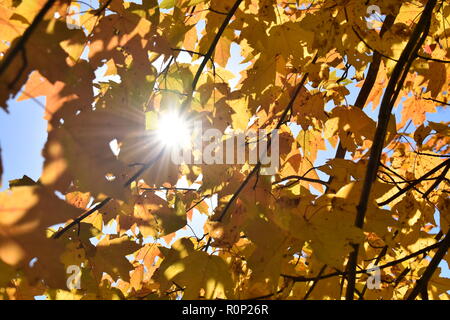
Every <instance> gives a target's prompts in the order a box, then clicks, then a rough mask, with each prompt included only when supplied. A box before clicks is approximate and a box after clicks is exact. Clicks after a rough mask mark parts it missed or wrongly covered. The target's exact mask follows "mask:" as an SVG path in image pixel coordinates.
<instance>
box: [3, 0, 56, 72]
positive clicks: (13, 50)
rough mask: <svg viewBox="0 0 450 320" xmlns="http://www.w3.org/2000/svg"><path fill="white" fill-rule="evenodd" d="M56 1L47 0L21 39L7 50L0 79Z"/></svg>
mask: <svg viewBox="0 0 450 320" xmlns="http://www.w3.org/2000/svg"><path fill="white" fill-rule="evenodd" d="M55 2H56V0H48V1H47V2H46V3H45V5H44V6H43V7H42V9H41V10H39V12H38V14H37V15H36V16H35V17H34V19H33V22H32V23H31V24H30V26H29V27H28V28H27V29H26V30H25V32H24V33H23V35H22V37H20V38H19V40H18V41H17V42H16V43H15V45H14V46H13V47H12V48H10V49H9V50H8V53H7V54H6V56H5V57H4V58H3V59H2V61H1V63H0V77H1V76H2V75H3V73H4V72H5V71H6V69H7V68H8V66H9V65H10V64H11V63H12V61H13V60H14V58H15V57H16V56H17V54H19V52H20V51H22V50H25V43H26V42H27V41H28V39H29V38H30V36H31V35H32V33H33V32H34V30H36V28H37V27H38V25H39V23H40V22H41V21H42V20H43V19H44V17H45V15H46V14H47V12H48V11H49V10H50V9H51V7H52V6H53V5H54V4H55Z"/></svg>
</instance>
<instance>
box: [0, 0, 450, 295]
mask: <svg viewBox="0 0 450 320" xmlns="http://www.w3.org/2000/svg"><path fill="white" fill-rule="evenodd" d="M373 4H375V5H377V6H379V7H380V9H381V12H382V14H383V21H380V22H379V25H376V27H374V28H370V29H369V28H368V27H367V21H366V20H367V19H368V13H367V7H368V6H369V5H373ZM71 5H72V6H73V5H77V4H76V2H75V1H65V0H53V1H52V0H0V10H1V14H0V25H1V27H0V39H1V40H2V41H1V42H0V52H1V60H0V76H1V80H0V106H1V107H2V108H4V109H5V110H7V100H8V99H9V98H11V97H14V96H16V95H18V99H19V100H25V99H34V98H36V97H39V96H45V98H46V99H45V101H46V102H45V106H44V108H45V119H46V120H47V121H48V140H47V142H46V144H45V147H44V150H43V156H44V157H45V163H44V168H43V172H42V175H41V177H40V179H39V180H38V181H37V182H35V181H32V180H31V179H28V178H26V177H24V178H22V179H18V180H15V181H11V182H10V188H9V189H8V190H6V191H4V192H2V193H1V194H0V297H2V298H5V299H33V297H34V296H36V295H46V296H47V297H49V298H53V299H114V298H118V299H168V298H179V297H180V296H182V297H183V298H185V299H189V298H190V299H197V298H206V299H215V298H239V299H255V298H277V299H307V298H311V299H341V298H343V297H344V296H346V297H347V299H354V298H360V299H406V298H409V299H414V298H416V297H420V298H422V299H428V298H430V299H446V298H449V295H448V293H447V291H448V290H449V289H450V279H446V278H443V277H441V276H440V272H439V268H438V267H437V265H438V264H439V263H440V262H441V260H443V259H446V261H447V262H450V260H449V257H450V256H449V254H448V253H447V251H448V248H449V246H450V236H449V226H450V208H449V206H450V200H449V198H448V192H449V185H450V183H449V177H450V176H449V174H448V169H449V168H450V162H449V161H450V160H449V159H448V153H449V140H450V134H449V126H448V124H449V122H448V121H447V122H446V121H445V119H443V120H444V121H442V122H432V121H427V113H432V112H437V111H438V110H439V109H438V108H442V110H444V108H448V105H449V101H450V99H449V93H448V85H449V82H450V47H449V46H448V43H449V42H450V22H449V20H450V5H449V3H448V2H446V1H444V0H442V1H436V0H408V1H404V0H402V1H400V0H377V1H361V0H333V1H330V0H316V1H303V0H297V1H287V0H259V1H258V0H163V1H157V0H149V1H142V4H137V3H134V2H127V1H121V0H100V1H99V3H98V6H97V7H96V8H91V9H89V10H86V11H84V12H81V14H80V19H79V20H75V19H74V21H73V23H75V24H78V25H77V26H78V28H69V27H68V24H67V20H68V19H69V18H70V17H68V12H69V11H68V7H69V6H71ZM234 45H237V46H239V48H240V55H241V56H242V57H243V61H242V63H243V64H245V65H246V67H245V69H244V70H243V71H242V72H241V73H240V78H239V82H238V83H237V84H236V86H233V87H230V80H232V79H233V78H235V77H236V76H237V75H236V74H233V70H232V69H230V64H229V62H230V56H231V47H232V46H234ZM181 55H190V56H191V59H192V63H182V62H179V61H177V59H180V56H181ZM99 68H102V69H101V70H106V73H105V76H115V77H114V78H116V79H120V80H119V81H113V80H106V79H109V78H105V79H104V80H100V81H98V79H97V78H96V76H95V71H97V70H98V69H99ZM350 75H351V76H350ZM352 86H356V87H359V88H360V89H358V90H359V95H358V97H357V99H356V102H355V103H354V105H349V104H348V97H349V94H350V90H349V88H351V87H352ZM352 90H354V89H352ZM174 106H176V108H177V109H178V110H179V111H180V113H182V114H183V115H185V116H186V117H187V118H188V119H195V120H197V121H202V122H203V124H204V127H213V128H217V129H220V130H225V129H226V128H229V127H231V128H232V129H234V130H241V131H243V132H245V131H247V130H253V129H266V130H273V129H277V130H279V132H280V155H279V156H280V168H279V171H278V172H277V174H276V175H273V176H263V175H260V174H259V171H260V170H261V168H262V164H261V163H257V164H256V165H250V164H248V163H246V164H243V165H238V164H235V165H218V164H216V165H214V164H213V165H207V164H196V165H181V166H177V165H175V164H173V163H172V162H171V161H170V160H169V159H168V154H167V151H166V150H165V149H164V148H163V147H162V146H161V145H160V143H159V142H158V140H157V139H156V138H155V135H154V134H152V133H153V131H152V130H146V129H148V124H147V125H146V115H148V114H149V112H152V113H156V114H159V113H162V112H164V111H166V110H168V109H170V108H173V107H174ZM370 106H371V108H372V109H373V110H376V111H377V112H378V113H379V117H378V120H377V121H374V120H373V119H372V118H371V117H369V116H368V114H370V112H371V111H370ZM399 107H401V108H402V109H401V119H396V117H395V116H394V115H393V114H392V111H393V108H399ZM398 114H399V113H398ZM447 114H448V113H447ZM147 120H148V117H147ZM147 122H148V121H147ZM295 125H297V126H299V127H300V131H299V132H298V134H297V135H295V134H294V133H293V132H292V131H293V130H292V128H293V126H295ZM112 141H114V142H115V143H116V145H117V146H118V147H119V148H120V151H119V152H114V150H112V149H111V142H112ZM321 150H332V151H333V150H336V155H335V157H333V158H332V159H327V160H325V161H323V162H322V163H318V160H320V159H318V158H319V157H318V154H319V152H320V151H321ZM333 152H334V151H333ZM322 160H323V159H322ZM324 176H326V177H329V178H327V179H326V180H321V179H320V178H319V177H324ZM180 179H185V181H187V182H188V183H189V184H190V185H192V184H194V183H195V184H196V185H200V187H199V188H198V189H196V190H181V189H178V188H176V187H175V186H176V184H177V181H179V180H180ZM161 190H162V191H161ZM161 192H162V193H164V194H163V196H161V195H160V193H161ZM61 194H62V195H63V197H61ZM212 198H216V199H217V205H215V206H213V205H211V204H212V202H210V201H209V200H210V199H212ZM92 204H95V205H92ZM194 210H195V211H196V212H198V213H199V214H201V215H206V216H207V221H206V223H205V225H204V230H205V234H204V236H203V237H201V238H199V237H197V236H195V235H194V236H193V237H177V236H176V234H175V233H176V232H177V231H178V230H181V229H187V228H189V224H188V223H191V222H192V219H193V212H194ZM437 215H439V216H440V219H439V223H437V222H436V221H435V219H436V216H437ZM193 223H196V222H195V221H193ZM61 224H63V226H64V227H61ZM105 226H109V229H111V228H114V230H115V232H113V233H112V234H111V232H109V234H105V232H106V231H105ZM436 228H437V229H439V230H438V232H436ZM165 244H169V245H165ZM170 244H171V245H170ZM430 258H431V259H430ZM71 265H77V266H79V267H80V268H81V281H80V283H81V287H80V288H79V289H76V288H75V289H73V290H69V289H68V288H67V286H66V280H67V274H66V269H67V267H68V266H71ZM373 265H376V266H379V267H380V269H381V286H380V287H379V288H378V289H374V290H368V289H367V284H366V280H367V279H368V276H369V274H370V273H369V272H368V271H367V270H368V269H370V266H373Z"/></svg>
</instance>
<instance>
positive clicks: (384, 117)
mask: <svg viewBox="0 0 450 320" xmlns="http://www.w3.org/2000/svg"><path fill="white" fill-rule="evenodd" d="M436 3H437V0H429V1H428V2H427V4H426V6H425V9H424V10H423V13H422V15H421V17H420V20H419V22H418V23H417V25H416V27H415V28H414V30H413V33H412V35H411V38H410V39H409V41H408V43H407V45H406V47H405V48H404V50H403V51H402V54H401V56H400V58H399V61H398V63H397V64H396V65H395V67H394V70H393V72H392V76H391V78H390V79H389V83H388V86H387V88H386V91H385V93H384V95H383V99H382V102H381V106H380V112H379V115H378V125H377V128H376V131H375V135H374V138H373V139H372V141H373V145H372V148H371V151H370V158H369V163H368V164H367V168H366V175H365V178H364V182H363V188H362V191H361V196H360V200H359V203H358V205H357V207H356V209H357V214H356V218H355V226H356V227H358V228H361V229H362V228H363V226H364V217H365V214H366V210H367V206H368V201H369V196H370V192H371V189H372V184H373V181H374V180H375V179H376V174H377V170H378V164H379V162H380V156H381V152H382V150H383V147H384V141H385V137H386V132H387V127H388V123H389V119H390V115H391V112H392V107H393V105H394V103H395V101H396V99H397V97H398V95H399V93H400V90H401V88H402V87H403V83H404V81H405V79H406V76H407V74H408V72H409V69H410V67H411V64H412V62H413V61H414V59H415V57H416V55H417V51H418V50H419V48H420V47H421V46H422V45H423V43H424V41H425V38H426V37H427V35H428V31H429V28H430V24H431V16H432V13H433V9H434V7H435V6H436ZM358 250H359V245H358V244H354V245H353V251H352V253H351V254H350V256H349V261H348V266H349V268H348V270H349V274H348V284H347V292H346V299H347V300H353V297H354V292H355V282H356V265H357V260H358Z"/></svg>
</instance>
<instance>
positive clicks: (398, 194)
mask: <svg viewBox="0 0 450 320" xmlns="http://www.w3.org/2000/svg"><path fill="white" fill-rule="evenodd" d="M449 164H450V159H447V160H445V161H443V162H441V163H440V164H439V165H437V166H436V167H434V168H433V169H431V170H430V171H428V172H427V173H426V174H424V175H423V176H422V177H420V178H419V179H417V180H415V181H412V182H408V183H409V184H408V186H406V187H405V188H403V189H402V190H400V191H399V192H397V193H396V194H394V195H392V196H391V197H389V199H387V200H384V201H382V202H380V203H378V205H379V206H380V207H382V206H384V205H387V204H388V203H389V202H391V201H393V200H395V199H397V198H398V197H400V196H401V195H402V194H404V193H406V192H407V191H409V190H411V189H412V188H414V187H415V186H416V185H417V184H419V183H420V182H422V181H424V180H425V179H427V178H428V177H429V176H431V175H433V174H434V173H436V172H437V171H439V170H440V169H441V168H442V167H445V166H447V165H449Z"/></svg>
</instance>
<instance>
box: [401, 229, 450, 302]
mask: <svg viewBox="0 0 450 320" xmlns="http://www.w3.org/2000/svg"><path fill="white" fill-rule="evenodd" d="M449 247H450V230H449V231H448V232H447V235H446V236H445V238H444V239H443V240H442V241H441V242H439V249H438V251H437V252H436V254H435V255H434V257H433V259H431V262H430V264H429V265H428V267H427V268H426V269H425V272H424V273H423V275H422V277H421V278H420V279H419V280H418V281H417V283H416V286H415V287H414V288H413V290H412V291H411V293H410V294H409V296H408V298H406V299H407V300H414V299H415V298H416V297H417V295H418V294H419V293H422V292H423V290H426V288H427V286H428V282H429V281H430V279H431V277H432V276H433V273H434V272H435V271H436V269H437V267H438V265H439V263H440V262H441V260H442V259H443V258H444V256H445V254H446V253H447V251H448V248H449Z"/></svg>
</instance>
